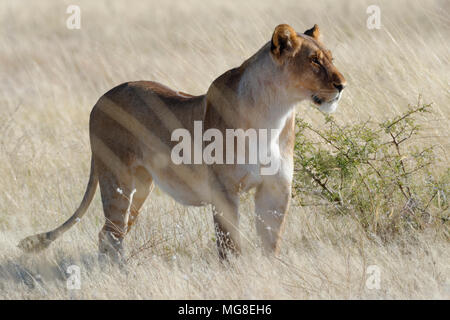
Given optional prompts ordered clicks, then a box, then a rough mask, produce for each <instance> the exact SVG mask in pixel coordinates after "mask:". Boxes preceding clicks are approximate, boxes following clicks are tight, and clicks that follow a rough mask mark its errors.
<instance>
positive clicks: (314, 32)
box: [305, 24, 320, 40]
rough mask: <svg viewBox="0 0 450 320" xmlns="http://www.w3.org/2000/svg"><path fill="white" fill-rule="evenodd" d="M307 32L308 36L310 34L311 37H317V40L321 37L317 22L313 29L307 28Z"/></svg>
mask: <svg viewBox="0 0 450 320" xmlns="http://www.w3.org/2000/svg"><path fill="white" fill-rule="evenodd" d="M305 34H306V35H307V36H310V37H312V38H314V39H316V40H319V38H320V30H319V26H318V25H317V24H315V25H314V27H312V28H311V29H308V30H306V31H305Z"/></svg>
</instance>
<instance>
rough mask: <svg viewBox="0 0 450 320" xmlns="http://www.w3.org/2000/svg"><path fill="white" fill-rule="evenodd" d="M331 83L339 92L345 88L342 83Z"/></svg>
mask: <svg viewBox="0 0 450 320" xmlns="http://www.w3.org/2000/svg"><path fill="white" fill-rule="evenodd" d="M333 85H334V87H335V88H336V89H338V90H339V92H341V91H342V90H343V89H344V88H345V85H344V84H342V83H333Z"/></svg>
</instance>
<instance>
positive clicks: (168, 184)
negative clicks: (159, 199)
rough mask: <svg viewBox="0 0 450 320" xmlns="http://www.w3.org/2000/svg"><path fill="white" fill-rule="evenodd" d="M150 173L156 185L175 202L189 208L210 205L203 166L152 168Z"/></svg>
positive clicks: (171, 165)
mask: <svg viewBox="0 0 450 320" xmlns="http://www.w3.org/2000/svg"><path fill="white" fill-rule="evenodd" d="M148 171H149V172H150V173H151V175H152V177H153V181H154V182H155V184H156V185H157V186H158V187H160V188H161V190H163V191H164V192H166V193H167V194H168V195H170V196H171V197H172V198H173V199H174V200H175V201H177V202H179V203H181V204H183V205H189V206H202V205H205V204H207V203H209V199H210V197H209V192H210V189H209V184H208V177H207V172H206V168H205V167H204V166H201V165H195V166H194V165H174V164H169V165H167V166H165V167H162V168H158V167H155V166H153V167H151V168H148Z"/></svg>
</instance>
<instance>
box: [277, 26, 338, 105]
mask: <svg viewBox="0 0 450 320" xmlns="http://www.w3.org/2000/svg"><path fill="white" fill-rule="evenodd" d="M319 37H320V32H319V27H318V26H317V25H314V27H312V28H311V29H309V30H306V31H305V33H304V34H299V33H297V32H295V31H294V29H293V28H292V27H290V26H289V25H287V24H281V25H279V26H277V27H276V28H275V31H274V33H273V36H272V41H271V48H270V51H271V55H272V57H273V59H274V60H275V62H276V63H277V64H278V65H280V66H282V67H283V70H284V72H286V76H287V84H286V86H287V90H288V93H289V94H290V95H291V96H293V97H294V98H296V99H299V100H303V99H310V100H311V101H312V102H313V103H314V104H315V105H317V106H318V107H319V109H320V110H321V111H323V112H334V111H335V110H336V108H337V105H338V102H339V100H340V98H341V93H342V90H343V89H344V87H345V84H346V81H345V79H344V77H343V76H342V74H341V73H340V72H339V71H338V70H337V69H336V67H335V66H334V65H333V58H332V56H331V52H330V51H329V50H327V49H326V48H325V47H324V45H323V44H322V43H321V42H320V41H319Z"/></svg>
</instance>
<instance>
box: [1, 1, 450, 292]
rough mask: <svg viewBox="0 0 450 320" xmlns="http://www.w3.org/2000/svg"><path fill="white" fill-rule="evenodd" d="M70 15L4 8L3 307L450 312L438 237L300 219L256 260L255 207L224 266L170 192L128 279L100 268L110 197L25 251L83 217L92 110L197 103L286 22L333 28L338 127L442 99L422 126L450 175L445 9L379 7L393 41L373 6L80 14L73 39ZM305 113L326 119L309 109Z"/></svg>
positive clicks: (55, 5) (205, 217)
mask: <svg viewBox="0 0 450 320" xmlns="http://www.w3.org/2000/svg"><path fill="white" fill-rule="evenodd" d="M311 3H314V4H311ZM68 4H71V1H50V0H47V1H34V2H31V1H17V0H14V1H5V0H3V1H1V3H0V21H1V22H2V24H1V28H0V39H1V42H0V46H1V48H0V65H1V66H2V67H1V69H0V79H1V81H0V87H1V90H0V105H1V108H0V119H1V122H0V137H1V138H0V148H1V152H0V179H1V180H0V248H1V250H0V298H1V299H14V298H19V299H21V298H27V299H28V298H35V299H48V298H57V299H66V298H103V299H109V298H126V299H128V298H130V299H132V298H149V299H156V298H213V299H216V298H217V299H220V298H238V299H239V298H262V299H265V298H271V299H278V298H281V299H283V298H286V299H291V298H294V299H311V298H343V299H346V298H376V299H378V298H419V299H422V298H441V299H449V298H450V245H449V243H448V240H446V239H445V238H443V237H441V235H440V234H439V233H437V232H436V230H434V229H432V228H431V229H428V230H425V231H423V232H420V233H416V234H412V235H408V236H407V237H404V238H400V239H397V240H396V241H393V242H392V243H388V244H381V243H378V242H377V241H376V240H369V239H368V238H367V236H366V234H365V233H364V232H363V231H361V230H360V228H359V227H358V225H357V223H355V221H353V220H352V218H351V217H328V216H327V215H326V212H325V210H324V208H322V207H306V208H302V207H298V206H295V205H293V206H292V207H291V209H290V213H289V217H288V223H287V230H286V233H285V235H284V241H283V246H282V253H281V255H280V258H279V259H274V258H266V257H263V256H261V253H260V251H259V249H255V248H256V246H257V244H258V241H257V237H256V234H255V230H254V218H253V215H252V211H253V210H252V204H251V202H250V201H248V200H247V198H246V199H244V201H243V204H242V208H241V212H242V217H243V218H242V230H243V234H244V236H245V238H246V239H247V240H248V241H245V242H244V255H243V256H242V257H241V258H239V259H237V260H235V261H232V262H231V266H229V267H225V266H223V265H221V264H220V263H219V262H218V258H217V254H216V251H215V246H214V242H213V240H212V237H213V227H212V217H211V214H210V209H209V208H200V209H195V208H185V207H182V206H180V205H178V204H176V203H175V202H174V201H173V200H171V199H170V198H168V197H167V196H165V195H163V194H162V193H161V192H159V190H156V192H154V193H153V194H152V195H151V197H150V198H149V200H148V201H147V202H146V204H145V206H144V208H143V211H142V213H141V215H140V217H139V221H138V224H137V227H136V228H134V229H133V230H132V231H131V234H130V235H129V236H128V238H127V242H126V245H127V247H128V250H129V252H130V253H132V252H136V250H139V248H140V251H139V252H138V253H137V254H135V255H134V256H133V257H132V258H130V260H129V264H128V266H127V267H126V269H119V268H117V267H112V266H100V265H99V263H98V261H97V253H96V250H97V233H98V231H99V230H100V228H101V225H102V224H103V213H102V209H101V203H100V199H99V195H98V193H99V192H97V195H96V197H95V199H94V201H93V203H92V204H91V207H90V208H89V211H88V213H87V214H86V217H85V218H84V219H83V221H82V222H81V223H80V224H78V225H77V226H76V227H74V228H73V229H72V230H70V231H69V232H68V233H67V234H65V235H64V236H63V237H62V238H61V239H59V240H58V241H56V242H55V243H54V244H53V245H52V246H51V248H50V249H49V250H47V251H46V252H44V253H43V254H41V255H39V256H29V255H24V254H22V253H21V252H20V251H19V249H17V248H16V247H15V246H16V244H17V242H18V241H19V239H21V238H23V237H24V236H27V235H30V234H33V233H36V232H40V231H46V230H48V229H51V228H53V227H55V226H57V225H59V224H60V223H61V222H62V221H64V220H65V219H66V218H67V217H68V216H69V215H70V214H72V212H73V210H74V209H75V208H76V207H77V206H78V204H79V201H80V200H81V197H82V194H83V193H84V189H85V186H86V182H87V178H88V172H89V163H90V162H89V158H90V154H89V153H90V149H89V139H88V118H89V112H90V108H92V106H93V105H94V104H95V102H96V100H97V99H98V98H99V97H100V96H101V95H102V94H103V93H104V92H105V91H107V90H108V89H110V88H111V87H113V86H114V85H117V84H119V83H121V82H125V81H130V80H139V79H147V80H158V81H160V82H162V83H165V84H167V85H169V86H171V87H174V88H177V89H179V90H182V91H185V92H190V93H194V94H201V93H203V92H205V91H206V90H207V88H208V85H209V84H210V83H211V81H212V80H213V79H215V78H216V77H217V76H218V75H219V74H221V73H222V72H224V71H226V70H228V69H230V68H231V67H234V66H237V65H239V64H240V63H241V62H242V61H243V60H244V59H245V58H247V57H249V56H250V55H251V54H253V53H254V52H255V51H256V50H257V49H258V48H259V47H261V46H262V45H263V44H264V43H265V42H266V41H268V40H269V39H270V35H271V32H272V30H273V28H274V26H276V25H277V24H279V23H283V22H287V23H289V24H291V25H292V26H294V27H295V28H296V29H297V30H299V31H303V30H306V29H307V28H310V27H311V26H312V25H313V24H314V23H317V24H319V26H320V27H321V30H322V33H323V35H324V42H325V43H326V45H327V46H328V48H329V49H331V50H332V51H333V55H334V57H335V63H336V65H337V66H338V68H339V69H340V70H341V71H343V73H344V75H345V76H346V78H347V81H348V89H346V90H345V92H344V95H343V99H342V101H341V104H340V108H339V109H338V113H337V114H336V118H338V120H340V121H342V122H346V121H352V119H355V118H356V119H358V120H360V119H367V118H368V117H372V118H375V119H383V118H384V117H386V116H388V115H394V114H397V113H399V112H400V111H402V110H404V109H403V108H405V107H406V106H407V104H408V103H413V102H415V100H416V98H417V95H418V94H422V95H423V97H424V100H425V101H433V102H434V103H435V110H436V111H437V113H436V114H435V115H434V116H430V115H427V116H426V117H424V118H423V119H422V125H423V126H424V128H425V134H424V135H423V136H421V137H419V138H417V140H416V143H419V144H421V143H423V144H427V143H434V144H439V145H440V146H441V150H442V156H441V160H442V161H441V164H440V165H439V166H440V167H441V168H444V167H448V153H447V151H448V149H449V145H450V144H449V143H450V139H449V136H448V127H449V119H448V114H449V113H450V107H449V94H450V93H449V83H450V79H449V75H450V72H449V71H450V68H449V51H448V39H449V35H450V30H449V11H448V9H449V7H448V2H447V1H417V2H416V1H386V2H381V3H380V7H381V14H382V16H381V21H382V29H381V30H368V29H367V28H366V19H367V14H366V13H365V11H366V8H367V6H368V5H369V4H371V2H367V1H359V2H357V1H352V2H344V3H341V2H339V5H337V3H336V2H335V1H324V2H321V1H314V2H310V1H308V2H307V3H304V4H302V3H300V1H297V0H290V1H277V2H272V1H236V2H233V1H222V2H216V1H208V2H204V1H189V2H188V1H179V2H165V3H163V2H159V1H154V2H144V1H130V0H127V1H114V2H113V1H95V2H94V1H77V4H79V5H80V7H81V10H82V25H81V30H73V31H72V30H68V29H67V28H66V27H65V20H66V18H67V14H66V13H65V10H66V7H67V5H68ZM299 109H300V110H302V115H303V116H304V117H305V118H307V120H309V121H312V122H313V123H316V124H317V125H320V124H321V122H322V121H323V120H322V118H323V117H322V116H321V115H320V114H319V113H318V112H317V111H316V110H314V109H313V108H311V107H310V106H309V104H308V103H303V104H301V105H300V106H299ZM436 169H437V170H439V169H440V168H439V167H438V168H436ZM142 246H144V247H145V248H142ZM70 264H77V265H78V266H80V268H81V271H82V279H81V280H82V288H81V290H72V291H71V290H67V289H66V281H65V273H64V270H65V269H66V267H67V266H68V265H70ZM368 265H377V266H378V267H379V268H380V270H381V288H380V289H379V290H370V289H368V288H367V287H366V285H365V282H366V278H367V275H366V268H367V266H368Z"/></svg>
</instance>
